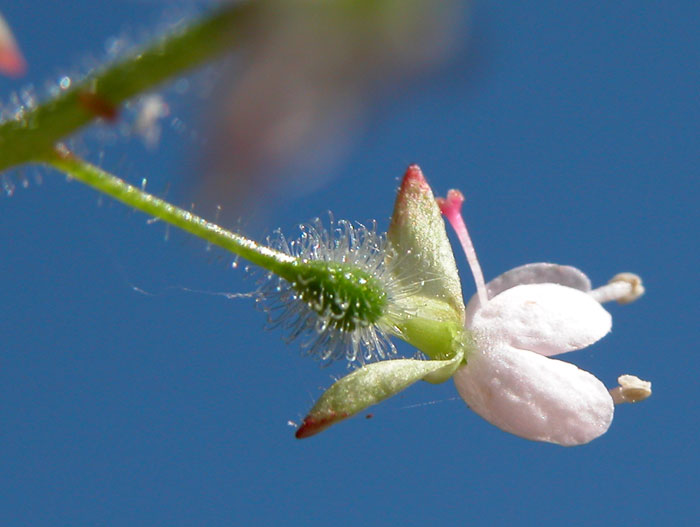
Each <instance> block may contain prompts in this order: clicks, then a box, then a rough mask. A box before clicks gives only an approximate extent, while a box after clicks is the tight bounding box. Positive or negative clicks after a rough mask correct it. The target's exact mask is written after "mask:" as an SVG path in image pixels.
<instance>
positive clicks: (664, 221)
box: [0, 0, 700, 526]
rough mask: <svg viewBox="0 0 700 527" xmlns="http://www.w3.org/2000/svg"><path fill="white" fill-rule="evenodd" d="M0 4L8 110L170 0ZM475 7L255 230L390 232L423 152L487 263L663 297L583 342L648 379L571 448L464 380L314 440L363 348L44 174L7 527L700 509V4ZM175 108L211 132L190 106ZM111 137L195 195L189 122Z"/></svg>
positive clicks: (130, 170)
mask: <svg viewBox="0 0 700 527" xmlns="http://www.w3.org/2000/svg"><path fill="white" fill-rule="evenodd" d="M0 10H1V11H2V12H3V14H4V15H5V16H6V18H7V19H8V21H9V22H10V24H11V25H12V27H13V28H14V30H15V33H16V36H17V38H18V40H19V42H20V44H21V46H22V48H23V50H24V52H25V55H26V58H27V60H28V62H29V64H30V72H29V74H28V76H27V78H26V79H24V80H21V81H11V80H8V79H0V91H1V92H2V93H3V94H4V100H5V101H9V100H10V93H11V92H12V91H13V90H19V89H21V88H22V87H24V86H26V84H27V83H28V82H31V83H34V84H35V85H36V86H42V85H43V83H44V82H45V81H46V80H50V81H51V80H53V81H55V79H57V78H59V77H60V75H62V74H63V73H64V72H65V71H67V70H73V69H80V65H81V61H83V60H84V59H85V58H86V57H89V56H100V55H102V54H103V50H104V44H105V42H106V40H107V37H109V36H111V35H117V34H122V32H123V31H124V30H125V28H126V29H128V30H130V31H132V32H134V33H135V34H137V35H138V32H139V30H140V29H141V28H144V29H147V28H149V27H152V26H154V25H155V24H157V23H158V21H159V20H160V14H161V13H162V11H163V10H164V3H162V2H157V1H152V2H146V1H109V2H99V3H98V2H87V1H76V2H70V3H69V8H67V4H66V3H64V2H60V3H52V2H42V1H38V0H32V1H27V2H22V3H20V2H9V1H4V2H2V3H0ZM465 19H466V15H465ZM470 25H471V27H472V30H471V32H468V31H466V30H462V33H460V40H461V41H462V43H461V44H460V46H458V47H457V48H456V51H455V53H454V54H453V55H452V58H451V59H450V60H448V61H447V62H445V63H444V64H443V65H442V66H440V67H438V68H436V69H434V70H433V71H432V72H431V73H430V74H429V75H423V76H422V77H420V78H417V79H415V81H414V82H406V83H403V84H402V85H401V86H400V87H399V88H397V89H395V90H393V91H392V96H391V97H384V98H382V99H377V100H375V102H374V104H373V105H372V107H371V109H370V112H369V116H370V117H369V119H368V121H367V122H366V123H365V124H366V127H365V128H364V131H363V132H362V133H358V134H356V135H355V137H354V140H353V142H352V143H351V145H350V146H349V148H348V151H347V153H346V155H345V157H342V158H340V159H339V160H338V161H337V163H336V164H335V165H332V166H327V167H325V168H324V170H326V171H327V172H328V173H332V174H333V175H334V178H333V179H330V180H329V182H328V183H327V184H326V185H324V186H323V187H322V188H320V189H317V190H315V191H310V192H308V193H306V194H303V195H297V196H295V197H293V198H289V197H287V198H285V199H283V198H282V197H281V196H279V195H276V196H275V195H273V194H270V196H267V197H266V198H265V199H264V200H263V199H260V200H259V203H260V205H259V206H258V207H256V210H254V211H250V212H246V216H245V217H243V218H242V222H241V223H242V225H243V227H242V230H243V231H244V232H245V233H247V234H249V235H251V236H253V237H256V238H261V237H263V236H264V235H265V234H266V233H269V232H270V231H271V230H272V229H273V228H275V227H278V226H279V227H282V228H283V229H284V230H285V232H294V230H293V229H294V226H295V225H296V224H297V223H298V222H300V221H305V220H308V219H310V218H313V217H314V216H317V215H320V214H324V212H325V211H327V210H332V211H333V212H334V214H335V216H336V217H339V218H348V219H356V220H360V221H366V220H370V219H373V218H374V219H377V220H378V222H379V226H380V228H382V229H384V228H386V226H387V223H388V218H389V215H390V214H391V208H392V206H393V200H394V195H395V190H396V187H397V184H398V180H399V179H398V178H400V176H401V175H402V173H403V170H404V169H405V167H406V166H407V165H408V164H409V163H414V162H415V163H419V164H420V165H421V166H422V167H423V169H424V171H425V173H426V176H427V177H428V179H429V182H430V183H431V185H432V186H433V188H434V189H435V191H436V193H439V194H444V193H445V192H446V191H447V189H449V188H459V189H461V190H462V191H463V192H464V193H465V195H466V196H467V204H466V206H465V211H464V212H465V217H466V219H467V222H468V224H469V225H470V230H471V233H472V237H473V238H474V243H475V245H476V249H477V252H478V254H479V257H480V260H481V263H482V266H483V268H484V272H485V274H486V276H487V277H494V276H496V275H497V274H499V273H501V272H503V271H505V270H507V269H509V268H511V267H515V266H517V265H520V264H523V263H527V262H535V261H553V262H557V263H562V264H570V265H574V266H576V267H579V268H580V269H582V270H584V271H585V272H586V273H587V274H588V275H589V276H590V277H591V279H592V280H593V282H594V284H601V283H604V282H606V281H607V280H608V279H609V278H610V277H611V276H613V275H614V274H616V273H618V272H621V271H634V272H637V273H639V274H640V275H641V276H642V277H643V278H644V281H645V283H646V286H647V295H646V296H645V297H643V299H641V300H640V301H639V302H637V303H634V304H631V305H628V306H618V305H610V306H609V309H610V311H611V312H612V314H613V318H614V329H613V332H612V334H610V335H608V336H607V337H606V338H605V339H604V340H602V341H601V342H599V343H597V344H596V345H594V346H593V347H591V348H589V349H585V350H582V351H579V352H575V353H572V354H569V355H567V360H571V361H572V362H575V363H576V364H577V365H579V366H581V367H582V368H585V369H587V370H589V371H591V372H593V373H594V374H595V375H596V376H598V377H599V378H600V379H602V380H603V382H605V383H606V384H607V385H610V386H612V385H614V384H615V380H616V378H617V376H618V375H620V374H623V373H632V374H637V375H639V376H640V377H642V378H646V379H649V380H651V381H652V382H653V386H654V395H653V396H652V397H651V398H650V399H649V400H647V401H645V402H644V403H641V404H639V405H625V406H622V407H618V408H617V409H616V410H617V411H616V416H615V420H614V422H613V425H612V427H611V429H610V431H609V432H608V433H607V434H606V435H604V436H602V437H601V438H599V439H597V440H595V441H594V442H592V443H590V444H589V445H586V446H583V447H577V448H569V449H567V448H562V447H558V446H554V445H548V444H539V443H533V442H528V441H526V440H523V439H519V438H517V437H514V436H511V435H508V434H506V433H504V432H501V431H500V430H498V429H497V428H495V427H493V426H491V425H489V424H488V423H486V422H485V421H483V420H482V419H480V418H479V417H478V416H476V415H475V414H473V413H471V412H470V411H469V410H468V409H467V408H466V407H465V405H464V403H463V402H462V401H461V400H460V399H459V398H457V394H456V391H455V389H454V387H453V385H452V383H451V382H448V383H445V384H444V385H440V386H433V385H427V384H421V385H417V386H414V387H412V388H411V389H409V390H408V391H407V392H405V393H404V394H402V395H401V396H399V397H396V398H394V399H392V400H390V401H388V402H385V403H383V404H382V405H380V406H377V407H375V408H373V409H372V410H371V412H372V413H373V416H374V417H373V418H372V419H364V418H363V417H359V418H355V419H353V420H351V421H348V422H345V423H342V424H340V425H338V426H337V427H335V428H332V429H330V430H328V431H327V432H325V433H323V434H321V435H319V436H317V437H313V438H311V439H308V440H303V441H297V440H295V439H294V437H293V432H294V429H293V428H292V427H290V426H289V425H288V424H287V423H288V421H289V420H291V421H295V422H299V421H300V419H301V418H302V417H303V415H304V413H305V412H306V411H307V410H308V409H309V408H310V406H311V405H312V403H313V401H314V400H315V398H316V397H317V396H318V395H319V394H320V393H321V391H322V389H323V388H324V387H327V386H329V385H330V383H331V382H332V376H340V375H342V374H343V373H344V372H345V367H344V365H342V364H336V365H335V366H333V367H331V368H326V369H321V368H319V366H318V365H317V364H316V363H314V362H313V361H312V360H310V359H308V358H303V357H300V356H299V353H298V346H297V345H294V344H292V345H285V344H284V343H283V342H282V339H281V336H282V335H281V333H280V332H279V331H265V330H263V329H262V328H263V325H264V316H263V314H262V313H261V312H259V311H256V310H255V309H254V308H253V305H252V301H250V300H247V299H238V300H228V299H226V298H224V297H223V296H217V295H210V294H202V293H195V292H190V291H188V290H197V291H209V292H245V291H250V290H251V289H252V288H253V281H251V280H250V279H247V278H246V274H245V272H244V271H243V270H242V269H240V268H239V269H236V270H232V269H231V268H230V266H229V264H230V258H229V257H227V256H226V255H222V254H221V253H218V252H207V251H206V250H205V247H204V244H203V243H202V242H200V241H198V240H194V239H192V238H190V237H188V236H186V235H184V234H179V233H174V232H172V233H171V235H170V238H169V240H168V241H167V242H165V241H164V227H163V226H162V225H158V224H155V225H146V223H145V217H143V216H142V215H140V214H136V213H131V212H129V211H128V210H126V209H125V208H124V207H122V206H121V205H116V204H114V205H113V204H111V203H109V202H108V201H107V200H105V201H104V202H103V203H102V204H101V205H100V204H99V203H98V197H97V195H96V194H95V193H94V192H93V191H91V190H89V189H86V188H82V187H81V186H80V185H78V184H75V183H73V184H68V183H66V182H65V179H64V178H63V177H62V176H60V175H56V174H53V175H52V174H49V173H45V174H44V182H43V183H42V184H41V185H36V184H34V183H33V181H32V184H31V185H30V187H29V188H28V189H26V190H24V189H20V190H18V191H17V192H16V193H15V195H14V196H13V197H11V198H6V199H0V276H1V277H2V279H1V280H0V297H1V298H2V303H1V304H0V305H1V306H2V307H0V335H1V341H0V342H1V343H0V524H2V525H8V526H15V525H16V526H19V525H37V526H44V525H47V526H48V525H51V526H58V525H72V526H78V525H86V526H87V525H144V526H152V525H173V526H179V525H183V526H184V525H188V526H189V525H208V526H216V525H247V524H256V525H257V524H262V525H289V524H300V525H330V524H332V525H335V526H344V525H358V524H369V525H375V524H376V525H384V524H394V525H514V524H519V525H530V524H533V525H534V524H537V525H540V526H548V525H562V524H563V523H564V522H566V523H567V524H574V525H593V524H598V525H602V524H604V525H614V524H618V525H631V524H634V525H638V526H645V525H660V524H667V525H679V526H681V525H692V524H695V523H697V522H698V520H699V519H700V517H699V516H700V515H699V514H698V513H699V511H698V508H699V506H700V505H699V502H698V495H699V494H700V485H699V482H698V468H699V466H698V465H699V463H698V461H699V455H698V453H697V450H698V440H697V435H698V425H699V424H700V423H698V401H699V400H700V393H699V390H698V371H699V370H700V358H699V357H700V355H699V354H698V352H697V349H696V348H697V346H698V338H697V337H698V331H697V321H698V314H699V313H698V308H697V304H698V301H697V298H698V295H699V294H700V288H699V287H698V278H697V259H698V248H697V246H698V227H699V223H700V222H699V221H698V189H699V185H698V148H697V139H698V137H699V134H698V132H699V130H698V122H700V112H699V111H698V95H697V93H698V59H699V58H700V57H699V56H698V55H699V50H700V38H699V37H698V32H697V27H698V6H697V2H694V1H691V0H679V1H676V2H672V3H659V2H638V1H637V2H635V1H632V0H621V1H619V2H613V3H611V2H587V3H580V4H577V3H566V4H565V5H564V4H562V3H560V2H548V1H543V2H537V3H534V4H531V5H527V6H525V5H522V3H520V2H498V3H497V2H481V3H477V4H476V6H475V8H474V10H473V11H472V13H471V19H470ZM64 68H65V69H64ZM173 104H175V108H176V111H175V112H176V113H175V114H174V115H175V116H177V117H178V118H179V119H181V120H182V121H183V122H185V123H188V126H192V127H193V129H196V130H197V131H198V133H202V134H206V131H207V129H206V124H204V123H202V122H199V121H198V120H197V117H198V116H199V115H200V114H201V113H202V110H201V107H200V104H199V103H197V101H190V100H188V99H185V100H184V101H181V102H179V103H177V102H174V103H173ZM168 122H169V121H168ZM169 128H170V127H169ZM90 134H92V135H90ZM90 134H88V142H91V144H95V143H97V144H99V140H98V139H97V136H98V133H97V132H91V133H90ZM117 143H118V144H115V145H111V146H110V145H106V146H104V151H105V157H104V162H103V164H104V166H105V167H106V168H107V169H109V170H111V171H114V172H117V173H119V174H122V175H124V176H125V177H127V179H129V180H130V181H136V182H138V181H140V180H141V178H142V177H148V179H149V188H151V189H153V190H154V191H155V192H160V191H162V190H163V189H165V188H166V186H167V185H169V186H170V191H169V194H168V196H169V197H170V198H171V199H173V200H174V201H175V202H177V203H179V204H183V205H186V206H187V205H189V203H190V201H192V199H193V198H192V196H193V195H195V194H196V192H197V190H196V181H197V179H196V174H197V165H196V163H195V162H194V159H196V149H197V142H196V141H193V140H190V139H185V138H183V136H182V134H178V133H177V132H176V131H175V130H173V129H169V130H168V131H167V133H166V134H165V137H164V138H163V141H162V144H161V147H160V148H159V149H158V150H157V151H156V152H148V151H147V150H146V149H145V148H143V146H142V145H141V143H140V142H139V141H138V139H133V140H131V141H129V142H127V143H126V144H122V143H120V142H117ZM101 151H102V149H100V148H97V149H95V148H94V147H93V149H92V159H94V160H98V157H99V153H100V152H101ZM33 174H34V172H32V171H30V172H29V177H30V179H32V178H33ZM286 175H287V174H285V176H286ZM293 176H294V174H293V173H290V174H289V175H288V177H290V178H291V177H293ZM13 177H15V178H16V179H17V180H19V179H18V178H20V176H19V175H17V174H15V175H14V176H13ZM222 201H224V200H222ZM222 206H223V207H224V209H225V210H226V203H225V202H224V203H222ZM201 212H202V213H203V214H205V215H208V216H210V217H213V215H214V211H213V210H211V209H209V210H206V209H204V210H201ZM228 212H230V213H231V214H232V216H235V215H236V214H235V211H228ZM231 225H232V226H234V224H233V223H231ZM457 260H458V264H459V266H460V268H461V269H462V279H463V285H464V290H465V295H467V296H469V295H471V294H472V293H473V290H474V288H473V284H472V282H471V278H470V276H469V274H468V272H467V267H466V262H465V261H464V258H463V257H462V256H461V255H458V258H457ZM134 286H136V287H138V288H140V289H142V290H144V291H147V292H148V293H149V294H142V293H138V292H136V291H135V290H134ZM400 350H401V351H402V352H403V353H405V354H412V353H413V351H412V349H411V348H410V347H408V346H400Z"/></svg>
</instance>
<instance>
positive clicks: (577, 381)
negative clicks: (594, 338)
mask: <svg viewBox="0 0 700 527" xmlns="http://www.w3.org/2000/svg"><path fill="white" fill-rule="evenodd" d="M454 381H455V385H456V386H457V391H458V392H459V394H460V395H461V396H462V398H463V399H464V400H465V401H466V403H467V404H468V405H469V406H470V407H471V409H472V410H474V411H475V412H476V413H477V414H479V415H480V416H481V417H483V418H484V419H486V420H487V421H489V422H490V423H492V424H494V425H496V426H497V427H499V428H501V429H502V430H505V431H506V432H510V433H512V434H515V435H518V436H521V437H524V438H526V439H532V440H535V441H547V442H550V443H557V444H560V445H564V446H573V445H581V444H584V443H588V442H589V441H591V440H593V439H595V438H596V437H598V436H600V435H602V434H604V433H605V432H606V431H607V429H608V427H609V426H610V423H611V422H612V418H613V412H614V405H613V401H612V398H611V397H610V394H609V393H608V390H607V389H606V388H605V386H603V383H601V382H600V381H599V380H598V379H596V378H595V377H594V376H593V375H591V374H590V373H588V372H586V371H583V370H581V369H579V368H577V367H576V366H574V365H573V364H569V363H568V362H563V361H559V360H556V359H548V358H546V357H543V356H542V355H538V354H537V353H533V352H531V351H526V350H519V349H515V348H511V347H510V346H508V345H507V344H504V343H500V344H497V345H496V346H494V347H492V348H491V349H483V350H479V351H475V352H473V353H472V354H471V355H469V357H468V359H467V364H466V365H465V366H462V367H461V368H460V369H459V370H457V372H456V373H455V375H454Z"/></svg>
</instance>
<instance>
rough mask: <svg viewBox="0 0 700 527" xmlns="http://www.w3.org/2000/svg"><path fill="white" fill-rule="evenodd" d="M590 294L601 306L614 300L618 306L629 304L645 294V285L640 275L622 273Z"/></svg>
mask: <svg viewBox="0 0 700 527" xmlns="http://www.w3.org/2000/svg"><path fill="white" fill-rule="evenodd" d="M589 294H590V295H591V296H592V297H593V298H594V299H595V300H596V301H598V302H600V303H601V304H604V303H605V302H610V301H612V300H616V301H617V303H618V304H629V303H630V302H634V301H635V300H637V299H638V298H639V297H640V296H642V295H643V294H644V285H643V284H642V279H641V278H640V277H639V276H638V275H636V274H634V273H620V274H616V275H615V276H613V277H612V278H611V279H610V281H609V282H608V283H607V285H604V286H602V287H599V288H597V289H594V290H593V291H591V292H590V293H589Z"/></svg>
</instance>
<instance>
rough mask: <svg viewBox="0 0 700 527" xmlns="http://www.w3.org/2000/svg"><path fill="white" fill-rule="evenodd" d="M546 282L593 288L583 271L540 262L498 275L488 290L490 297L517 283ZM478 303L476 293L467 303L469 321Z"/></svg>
mask: <svg viewBox="0 0 700 527" xmlns="http://www.w3.org/2000/svg"><path fill="white" fill-rule="evenodd" d="M545 283H551V284H559V285H565V286H567V287H573V288H574V289H578V290H579V291H586V292H587V291H590V290H591V281H590V280H589V279H588V277H587V276H586V275H585V274H584V273H583V271H580V270H578V269H576V268H575V267H571V266H569V265H558V264H553V263H544V262H538V263H531V264H525V265H521V266H520V267H515V268H513V269H511V270H510V271H506V272H505V273H503V274H502V275H500V276H497V277H496V278H494V279H493V280H491V281H490V282H489V283H488V284H486V291H487V293H488V296H489V298H493V297H495V296H496V295H498V294H500V293H502V292H503V291H505V290H506V289H510V288H511V287H515V286H516V285H523V284H545ZM478 305H479V302H478V300H477V299H476V295H474V296H473V297H472V298H471V300H469V303H468V304H467V310H466V312H467V317H466V320H467V323H469V322H470V321H471V319H472V317H473V316H474V311H475V310H476V308H477V307H478Z"/></svg>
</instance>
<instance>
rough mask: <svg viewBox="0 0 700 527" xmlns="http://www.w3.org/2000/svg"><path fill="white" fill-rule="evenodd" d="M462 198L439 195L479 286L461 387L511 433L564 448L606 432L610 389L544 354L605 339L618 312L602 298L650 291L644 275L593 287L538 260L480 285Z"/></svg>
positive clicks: (571, 271)
mask: <svg viewBox="0 0 700 527" xmlns="http://www.w3.org/2000/svg"><path fill="white" fill-rule="evenodd" d="M463 202H464V198H463V197H462V195H461V193H459V192H458V191H450V192H449V193H448V196H447V199H445V200H439V205H440V208H441V210H442V212H443V214H444V215H445V217H446V218H447V219H448V221H449V222H450V223H451V224H452V226H453V227H454V229H455V231H456V232H457V235H458V237H459V239H460V241H461V243H462V245H463V247H464V250H465V253H466V254H467V257H468V260H469V264H470V267H471V268H472V272H473V275H474V278H475V282H476V285H477V294H476V295H474V297H472V299H471V300H470V301H469V303H468V304H467V308H466V313H465V327H466V328H467V329H468V330H469V331H470V333H471V335H472V339H473V342H474V349H473V351H472V352H471V353H470V354H469V355H468V356H467V360H466V364H464V365H463V366H461V367H460V368H459V369H458V370H457V371H456V372H455V374H454V382H455V385H456V387H457V391H458V392H459V394H460V395H461V396H462V398H463V399H464V400H465V402H466V403H467V404H468V405H469V407H470V408H471V409H472V410H474V411H475V412H476V413H477V414H479V415H480V416H481V417H483V418H484V419H486V420H487V421H489V422H490V423H492V424H494V425H496V426H498V427H499V428H501V429H503V430H505V431H507V432H510V433H513V434H515V435H518V436H521V437H525V438H527V439H532V440H536V441H547V442H550V443H557V444H560V445H566V446H572V445H580V444H584V443H588V442H589V441H591V440H593V439H595V438H596V437H598V436H600V435H602V434H603V433H605V432H606V431H607V430H608V427H609V426H610V423H611V422H612V418H613V413H614V402H613V397H612V396H611V394H610V392H609V391H608V390H607V388H606V387H605V386H604V385H603V383H602V382H601V381H599V380H598V379H597V378H596V377H594V376H593V375H592V374H590V373H588V372H586V371H584V370H581V369H579V368H577V367H576V366H574V365H573V364H570V363H567V362H563V361H560V360H557V359H550V358H548V357H549V356H551V355H558V354H560V353H565V352H567V351H573V350H577V349H581V348H585V347H587V346H589V345H591V344H593V343H594V342H596V341H597V340H599V339H601V338H602V337H604V336H605V335H606V334H607V333H608V332H609V331H610V328H611V326H612V317H611V316H610V314H609V313H608V312H607V311H606V310H605V309H604V308H603V307H602V306H601V303H600V302H603V301H609V300H618V301H620V302H623V303H625V302H630V301H633V300H634V299H636V298H638V297H639V296H640V295H641V294H642V293H643V292H644V288H643V287H642V285H641V280H640V279H639V277H637V276H636V275H632V274H630V273H623V274H621V275H617V276H616V277H614V278H613V280H612V281H611V283H610V284H609V285H608V286H604V287H602V288H599V289H596V290H594V291H591V283H590V280H589V279H588V277H586V275H585V274H583V273H582V272H581V271H579V270H578V269H575V268H573V267H568V266H561V265H555V264H550V263H534V264H528V265H523V266H521V267H516V268H515V269H511V270H510V271H508V272H506V273H504V274H502V275H501V276H499V277H497V278H496V279H494V280H492V281H491V282H489V283H488V284H484V281H483V275H482V273H481V269H480V267H479V263H478V260H477V259H476V253H475V251H474V249H473V246H472V244H471V240H470V239H469V234H468V231H467V228H466V225H465V224H464V221H463V220H462V217H461V214H460V208H461V205H462V203H463ZM623 377H627V376H623ZM621 379H622V378H621ZM623 388H624V386H623ZM617 390H619V389H617ZM649 390H650V386H649ZM649 393H650V391H649ZM625 400H627V399H625ZM629 400H632V399H629ZM637 400H639V399H637Z"/></svg>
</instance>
